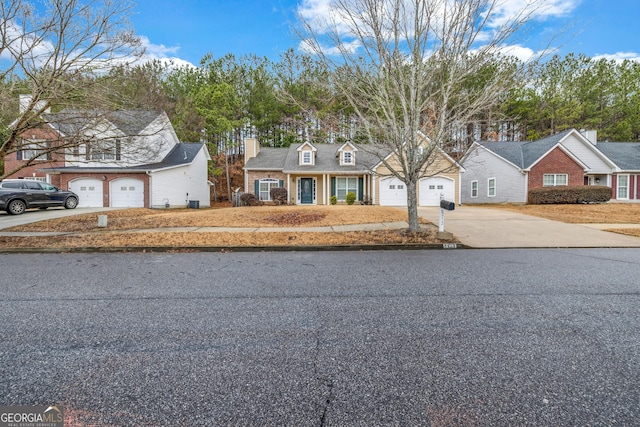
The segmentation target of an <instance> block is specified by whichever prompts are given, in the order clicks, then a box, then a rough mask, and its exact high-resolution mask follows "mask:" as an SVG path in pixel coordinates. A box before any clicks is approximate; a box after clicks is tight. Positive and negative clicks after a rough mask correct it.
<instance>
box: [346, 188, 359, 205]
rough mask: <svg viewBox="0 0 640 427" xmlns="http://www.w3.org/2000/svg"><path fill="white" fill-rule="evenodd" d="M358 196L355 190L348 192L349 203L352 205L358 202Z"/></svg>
mask: <svg viewBox="0 0 640 427" xmlns="http://www.w3.org/2000/svg"><path fill="white" fill-rule="evenodd" d="M356 197H357V196H356V193H353V192H351V191H350V192H348V193H347V204H348V205H352V204H354V203H355V202H356Z"/></svg>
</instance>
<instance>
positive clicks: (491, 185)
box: [487, 178, 496, 197]
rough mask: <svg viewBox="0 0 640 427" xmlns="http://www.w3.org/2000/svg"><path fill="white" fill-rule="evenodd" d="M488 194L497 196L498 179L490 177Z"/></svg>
mask: <svg viewBox="0 0 640 427" xmlns="http://www.w3.org/2000/svg"><path fill="white" fill-rule="evenodd" d="M487 196H488V197H495V196H496V179H495V178H489V180H488V181H487Z"/></svg>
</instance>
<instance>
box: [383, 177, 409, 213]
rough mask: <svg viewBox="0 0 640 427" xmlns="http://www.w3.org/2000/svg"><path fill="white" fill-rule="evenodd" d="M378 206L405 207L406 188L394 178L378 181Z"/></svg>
mask: <svg viewBox="0 0 640 427" xmlns="http://www.w3.org/2000/svg"><path fill="white" fill-rule="evenodd" d="M380 205H382V206H407V187H406V186H405V184H404V182H402V181H400V180H399V179H398V178H396V177H391V178H385V179H382V180H380Z"/></svg>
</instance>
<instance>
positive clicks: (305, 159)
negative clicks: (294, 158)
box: [302, 151, 311, 165]
mask: <svg viewBox="0 0 640 427" xmlns="http://www.w3.org/2000/svg"><path fill="white" fill-rule="evenodd" d="M302 164H303V165H310V164H311V151H303V152H302Z"/></svg>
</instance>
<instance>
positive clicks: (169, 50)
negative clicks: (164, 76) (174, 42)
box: [123, 36, 196, 68]
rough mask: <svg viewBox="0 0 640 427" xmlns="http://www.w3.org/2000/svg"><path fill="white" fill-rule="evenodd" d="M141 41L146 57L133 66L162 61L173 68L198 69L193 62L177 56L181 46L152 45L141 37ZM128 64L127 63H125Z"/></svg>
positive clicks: (147, 39) (143, 56) (146, 38)
mask: <svg viewBox="0 0 640 427" xmlns="http://www.w3.org/2000/svg"><path fill="white" fill-rule="evenodd" d="M139 37H140V41H141V42H142V46H143V47H144V50H145V52H144V55H142V57H141V58H139V59H137V60H135V61H133V63H132V64H133V65H135V64H144V63H146V62H150V61H155V60H157V61H160V62H161V63H163V64H164V65H168V66H172V67H176V68H179V67H184V66H186V67H193V68H196V66H195V65H193V64H192V63H191V62H189V61H187V60H185V59H182V58H179V57H177V56H175V54H177V53H178V51H179V50H180V46H165V45H163V44H154V43H151V40H149V38H148V37H146V36H139ZM123 62H126V61H123Z"/></svg>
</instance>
